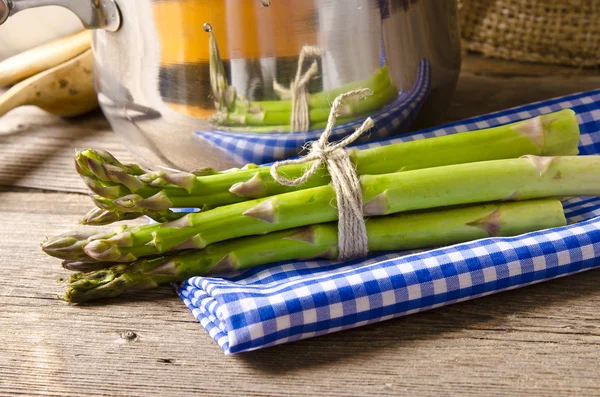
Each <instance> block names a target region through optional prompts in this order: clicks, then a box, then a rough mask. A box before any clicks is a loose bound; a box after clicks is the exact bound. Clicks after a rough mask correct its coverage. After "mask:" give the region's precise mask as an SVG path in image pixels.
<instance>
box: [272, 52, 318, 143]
mask: <svg viewBox="0 0 600 397" xmlns="http://www.w3.org/2000/svg"><path fill="white" fill-rule="evenodd" d="M322 54H323V51H322V50H321V49H320V48H318V47H313V46H304V47H302V50H301V51H300V57H299V59H298V69H296V78H295V79H294V81H292V83H291V85H290V88H284V87H282V86H281V85H280V84H279V83H278V82H276V81H274V82H273V89H274V90H275V92H277V94H278V95H279V96H280V97H281V99H290V100H291V102H292V113H291V118H290V124H291V128H292V131H293V132H306V131H308V130H309V129H310V109H309V108H308V92H307V91H306V84H308V82H309V81H310V79H312V78H313V77H314V76H315V75H316V74H317V73H318V72H319V65H318V64H317V61H313V63H312V64H311V65H310V68H308V70H307V71H306V73H304V74H302V66H303V65H304V59H305V58H306V57H307V56H313V57H314V56H319V55H322Z"/></svg>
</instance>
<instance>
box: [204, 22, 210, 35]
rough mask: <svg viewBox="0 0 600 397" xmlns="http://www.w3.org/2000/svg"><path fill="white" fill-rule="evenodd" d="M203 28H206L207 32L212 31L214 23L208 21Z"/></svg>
mask: <svg viewBox="0 0 600 397" xmlns="http://www.w3.org/2000/svg"><path fill="white" fill-rule="evenodd" d="M202 29H204V31H205V32H206V33H210V32H212V25H211V24H210V23H208V22H206V23H205V24H204V25H202Z"/></svg>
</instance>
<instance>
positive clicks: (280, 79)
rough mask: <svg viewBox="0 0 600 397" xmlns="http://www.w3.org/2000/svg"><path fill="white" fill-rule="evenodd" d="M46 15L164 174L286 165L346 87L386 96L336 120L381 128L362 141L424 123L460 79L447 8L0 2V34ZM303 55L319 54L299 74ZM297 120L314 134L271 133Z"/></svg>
mask: <svg viewBox="0 0 600 397" xmlns="http://www.w3.org/2000/svg"><path fill="white" fill-rule="evenodd" d="M47 5H59V6H63V7H66V8H68V9H70V10H72V11H73V12H74V13H76V14H77V15H78V16H79V18H80V19H81V21H82V22H83V24H84V26H86V27H88V28H91V29H97V30H96V32H95V35H94V44H93V46H94V54H95V68H96V73H95V74H96V88H97V91H98V95H99V100H100V103H101V106H102V108H103V110H104V112H105V114H106V116H107V117H108V119H109V121H110V123H111V125H112V126H113V128H114V129H115V131H116V132H117V133H119V134H120V135H122V136H123V137H124V138H125V139H126V141H127V142H128V143H129V147H130V148H131V149H132V151H134V152H136V153H137V154H138V155H140V156H141V157H142V158H143V159H145V160H146V161H147V162H149V163H153V164H159V165H162V166H165V167H169V168H177V169H193V168H197V167H200V166H211V167H215V168H227V167H232V166H238V165H240V164H241V163H244V162H247V161H268V160H277V159H278V158H281V157H285V156H289V155H294V154H296V153H298V151H299V150H300V147H301V146H302V144H303V143H304V142H305V141H307V140H310V139H311V138H312V137H315V136H317V135H318V125H319V120H320V119H319V117H321V118H322V117H323V114H324V109H321V108H320V107H318V106H322V105H323V99H325V101H326V100H332V99H333V97H334V94H335V93H337V92H342V91H344V90H346V89H349V88H356V87H359V86H368V87H370V85H371V84H374V85H375V86H377V87H379V89H380V91H381V92H384V91H385V92H386V93H389V92H392V91H393V90H392V89H391V88H390V87H392V88H393V89H395V91H394V95H392V96H389V95H387V94H386V95H383V94H381V95H380V96H379V97H380V98H381V101H379V102H378V103H375V102H373V106H370V107H369V106H366V105H357V106H356V107H349V109H352V111H349V113H348V114H347V115H346V116H347V117H346V119H345V120H342V121H341V122H345V123H347V124H346V125H347V126H350V127H351V126H352V125H353V124H352V122H353V120H354V119H359V118H361V117H362V118H364V116H366V115H367V114H369V115H376V116H377V117H380V119H376V121H377V125H378V128H379V130H378V131H376V132H374V133H373V134H372V136H371V138H373V137H379V136H386V135H389V134H394V133H401V132H405V130H406V129H407V128H409V127H414V126H416V125H418V126H424V125H431V124H434V123H437V122H439V121H441V119H442V117H443V114H444V111H445V110H446V108H447V106H448V104H449V101H450V98H451V95H452V92H453V90H454V87H455V84H456V79H457V77H458V73H459V69H460V39H459V32H458V26H457V18H456V16H457V15H456V13H457V9H456V2H455V1H454V0H272V1H271V0H0V24H1V23H2V22H4V21H5V20H6V19H7V18H8V17H9V16H11V15H13V14H15V13H17V12H19V11H22V10H25V9H27V8H33V7H40V6H47ZM309 46H310V47H309ZM307 48H313V49H316V50H317V52H318V53H317V54H312V55H311V56H308V57H307V59H306V61H305V62H304V61H302V60H301V59H300V58H301V54H304V53H305V52H306V51H305V50H306V49H307ZM313 63H314V64H315V65H316V66H315V68H316V70H315V74H314V75H313V76H311V77H312V78H311V79H309V80H308V81H307V82H306V84H304V85H302V84H299V85H298V84H294V82H298V81H297V80H296V76H297V75H298V76H299V77H303V76H304V75H305V74H306V73H307V72H306V71H307V70H308V69H309V66H311V65H312V64H313ZM383 70H385V76H384V77H385V79H386V80H385V81H386V82H385V84H383V83H381V81H382V80H379V77H374V76H382V75H383V74H382V73H383V72H382V71H383ZM211 77H212V78H211ZM309 77H310V76H309ZM381 87H387V88H385V89H383V88H381ZM277 88H279V89H277ZM371 88H372V87H371ZM291 91H294V93H295V95H291ZM376 94H377V95H379V92H378V91H377V90H376ZM304 95H308V96H306V98H308V99H307V102H308V103H309V105H308V106H304V105H302V106H300V105H298V104H299V103H300V100H301V97H302V96H304ZM290 97H291V98H290ZM299 98H300V99H299ZM319 98H320V102H319ZM317 102H319V103H320V105H317ZM256 104H258V105H256ZM267 105H268V106H267ZM269 106H273V109H271V108H269V109H270V110H267V111H265V109H266V108H268V107H269ZM303 106H304V107H303ZM313 107H314V108H313ZM297 108H298V109H300V110H299V111H297ZM355 108H356V109H358V110H356V109H355ZM291 109H294V110H291ZM313 111H314V115H315V116H314V118H313ZM249 112H250V113H249ZM292 113H293V116H292ZM298 115H306V117H309V116H310V128H305V129H309V130H313V129H315V131H313V132H304V131H299V132H287V133H281V132H278V131H279V130H281V129H282V128H286V126H287V127H288V128H289V124H288V122H291V121H289V120H291V118H292V117H298ZM374 117H375V116H374ZM271 119H273V120H275V121H273V120H271ZM305 127H306V126H305ZM344 131H345V130H344V129H343V128H342V129H341V130H340V134H343V133H344ZM340 134H338V135H340Z"/></svg>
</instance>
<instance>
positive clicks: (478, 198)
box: [44, 155, 600, 262]
mask: <svg viewBox="0 0 600 397" xmlns="http://www.w3.org/2000/svg"><path fill="white" fill-rule="evenodd" d="M360 182H361V189H362V194H363V201H364V203H365V204H364V207H363V212H364V214H365V216H367V217H369V216H380V215H387V214H392V213H397V212H406V211H412V210H420V209H428V208H437V207H444V206H450V205H461V204H470V203H481V202H490V201H498V200H527V199H536V198H544V197H564V196H598V195H600V156H571V157H536V156H529V155H528V156H524V157H522V158H519V159H508V160H494V161H484V162H477V163H468V164H458V165H449V166H443V167H435V168H426V169H421V170H414V171H406V172H398V173H392V174H384V175H363V176H362V177H361V178H360ZM335 203H336V198H335V192H334V189H333V187H331V186H329V185H326V186H320V187H316V188H311V189H306V190H300V191H296V192H290V193H285V194H281V195H277V196H272V197H267V198H262V199H257V200H252V201H246V202H242V203H237V204H232V205H228V206H223V207H217V208H215V209H213V210H210V211H205V212H198V213H193V214H188V215H186V216H184V217H182V218H181V219H179V220H177V221H173V222H170V223H165V224H160V225H145V226H139V227H133V228H127V229H124V230H122V231H118V232H117V233H114V234H113V236H112V237H102V238H95V237H92V238H89V239H87V240H85V242H83V243H80V244H71V246H73V252H69V250H66V249H65V248H64V247H63V246H62V245H61V246H60V248H61V249H60V250H56V249H54V244H53V240H50V243H49V244H48V245H46V246H44V250H45V251H46V252H47V253H48V254H49V255H52V256H56V257H59V258H61V259H66V260H77V258H79V257H80V256H81V255H82V253H81V252H80V251H81V247H83V251H84V252H85V254H87V255H88V256H89V257H90V258H93V259H96V260H97V261H101V262H131V261H134V260H136V259H138V258H141V257H144V256H149V255H158V254H161V253H164V252H169V251H178V250H183V249H202V248H204V247H206V246H207V245H209V244H212V243H216V242H219V241H224V240H229V239H233V238H238V237H243V236H248V235H254V234H263V233H271V232H274V231H278V230H285V229H291V228H294V227H299V226H307V225H313V224H317V223H323V222H332V221H335V220H336V219H337V209H336V208H335ZM367 222H368V221H367ZM72 256H73V257H75V258H73V257H72Z"/></svg>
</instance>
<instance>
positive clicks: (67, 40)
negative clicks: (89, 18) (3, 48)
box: [0, 30, 92, 87]
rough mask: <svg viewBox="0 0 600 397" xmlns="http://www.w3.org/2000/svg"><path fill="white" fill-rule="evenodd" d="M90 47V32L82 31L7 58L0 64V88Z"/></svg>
mask: <svg viewBox="0 0 600 397" xmlns="http://www.w3.org/2000/svg"><path fill="white" fill-rule="evenodd" d="M91 46H92V36H91V32H90V31H88V30H84V31H82V32H79V33H76V34H74V35H71V36H67V37H64V38H62V39H59V40H55V41H52V42H50V43H47V44H44V45H41V46H39V47H35V48H32V49H31V50H28V51H25V52H22V53H21V54H18V55H15V56H13V57H11V58H8V59H6V60H4V61H2V62H0V87H4V86H7V85H10V84H14V83H17V82H19V81H21V80H23V79H25V78H27V77H31V76H33V75H35V74H37V73H41V72H43V71H45V70H48V69H51V68H53V67H55V66H58V65H60V64H62V63H65V62H67V61H69V60H70V59H73V58H75V57H76V56H78V55H80V54H82V53H83V52H85V51H87V50H89V49H90V48H91Z"/></svg>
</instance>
